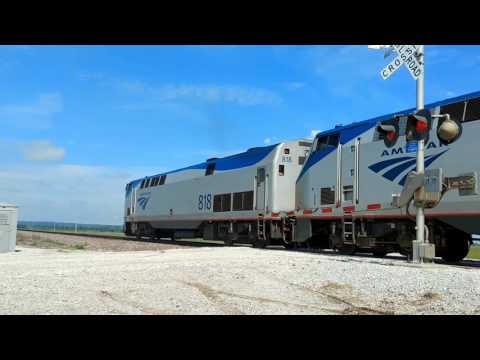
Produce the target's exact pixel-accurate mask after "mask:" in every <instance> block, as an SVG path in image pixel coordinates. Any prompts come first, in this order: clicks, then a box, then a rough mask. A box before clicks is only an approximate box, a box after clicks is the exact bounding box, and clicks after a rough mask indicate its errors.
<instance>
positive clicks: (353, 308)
mask: <svg viewBox="0 0 480 360" xmlns="http://www.w3.org/2000/svg"><path fill="white" fill-rule="evenodd" d="M18 250H19V251H17V252H13V253H7V254H0V274H1V276H0V314H480V269H479V268H470V267H459V266H446V265H438V264H429V265H424V266H422V267H421V266H418V265H414V264H409V263H406V262H405V261H399V260H394V259H393V260H392V259H375V258H367V257H365V258H362V257H346V256H340V255H335V256H332V255H326V254H309V253H302V252H290V251H278V250H259V249H254V248H251V247H243V246H239V247H201V248H185V247H184V248H181V249H163V250H161V251H158V250H157V251H124V252H102V251H90V250H69V249H61V250H58V249H37V248H27V247H21V246H19V247H18Z"/></svg>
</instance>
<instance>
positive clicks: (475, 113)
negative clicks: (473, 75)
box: [460, 98, 480, 122]
mask: <svg viewBox="0 0 480 360" xmlns="http://www.w3.org/2000/svg"><path fill="white" fill-rule="evenodd" d="M460 120H462V119H460ZM475 120H480V98H476V99H472V100H469V101H468V103H467V111H466V112H465V117H464V118H463V121H464V122H469V121H475Z"/></svg>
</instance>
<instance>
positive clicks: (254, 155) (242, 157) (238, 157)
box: [130, 143, 279, 183]
mask: <svg viewBox="0 0 480 360" xmlns="http://www.w3.org/2000/svg"><path fill="white" fill-rule="evenodd" d="M277 145H279V143H278V144H274V145H269V146H262V147H254V148H250V149H248V150H247V151H244V152H242V153H238V154H233V155H229V156H225V157H222V158H212V159H208V160H207V161H204V162H201V163H198V164H195V165H191V166H187V167H184V168H181V169H176V170H172V171H168V172H164V173H160V174H156V175H151V176H145V177H143V178H141V179H136V180H133V181H131V182H130V183H136V182H139V181H142V180H143V179H146V178H153V177H157V176H162V175H168V174H173V173H176V172H180V171H184V170H194V169H200V170H202V169H206V168H207V166H208V165H209V164H211V163H215V164H216V170H231V169H237V168H241V167H245V166H250V165H253V164H255V163H256V162H258V161H260V160H261V159H263V158H264V157H266V156H267V155H268V154H269V153H270V152H271V151H272V150H273V149H274V148H275V147H277Z"/></svg>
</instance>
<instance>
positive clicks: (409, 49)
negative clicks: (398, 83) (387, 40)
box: [380, 45, 423, 80]
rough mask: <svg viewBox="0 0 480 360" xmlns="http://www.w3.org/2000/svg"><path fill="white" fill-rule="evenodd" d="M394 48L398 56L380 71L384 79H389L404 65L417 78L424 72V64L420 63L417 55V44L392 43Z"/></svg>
mask: <svg viewBox="0 0 480 360" xmlns="http://www.w3.org/2000/svg"><path fill="white" fill-rule="evenodd" d="M392 48H393V50H395V52H396V53H397V57H396V58H395V59H394V60H393V61H392V62H391V63H390V64H388V65H387V66H386V67H385V68H383V69H382V71H381V72H380V75H382V78H383V80H387V79H388V78H389V77H390V76H391V75H392V74H393V73H394V72H395V71H397V70H398V69H399V68H400V67H401V66H402V65H404V66H405V67H406V68H407V70H408V71H409V72H410V75H412V77H413V78H414V79H415V80H417V79H418V77H419V76H420V75H421V74H422V73H423V64H420V63H419V62H418V60H417V57H416V52H417V47H416V46H415V45H392Z"/></svg>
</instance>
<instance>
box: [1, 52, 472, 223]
mask: <svg viewBox="0 0 480 360" xmlns="http://www.w3.org/2000/svg"><path fill="white" fill-rule="evenodd" d="M392 59H393V58H392V57H391V58H388V59H384V57H383V51H378V50H377V51H376V50H371V49H368V48H367V46H366V45H362V46H360V45H352V46H343V45H342V46H263V45H262V46H246V45H237V46H200V45H197V46H40V45H38V46H25V45H22V46H0V126H1V131H0V151H1V154H2V156H1V157H0V203H11V204H15V205H17V206H19V219H20V220H28V221H58V222H77V223H93V224H121V223H122V221H123V220H122V219H123V201H124V190H125V184H126V183H127V182H128V181H130V180H133V179H136V178H140V177H142V176H147V175H152V174H157V173H160V172H163V171H168V170H173V169H176V168H180V167H184V166H188V165H192V164H195V163H198V162H202V161H205V160H206V159H207V158H211V157H220V156H225V155H229V154H233V153H236V152H241V151H245V150H246V149H248V148H250V147H256V146H262V145H268V144H274V143H278V142H281V141H285V140H292V139H299V138H311V137H312V136H313V135H314V134H315V133H317V132H319V131H323V130H328V129H329V128H332V127H334V126H335V125H336V124H344V125H345V124H348V123H351V122H354V121H361V120H365V119H369V118H372V117H375V116H379V115H383V114H386V113H391V112H395V111H399V110H402V109H406V108H411V107H414V106H415V99H416V97H415V96H416V95H415V91H416V87H415V82H414V81H413V79H412V78H411V76H410V74H409V72H408V71H407V70H406V69H400V70H398V71H397V72H396V73H395V74H394V75H392V76H391V77H390V78H389V79H388V80H387V81H384V80H382V78H381V76H380V70H381V69H382V68H383V67H384V66H385V65H387V64H388V62H389V61H390V60H392ZM425 61H426V66H427V67H426V71H425V76H426V78H425V91H426V93H425V101H426V103H429V102H433V101H438V100H443V99H446V98H449V97H454V96H458V95H462V94H465V93H469V92H473V91H478V90H480V88H479V86H480V85H478V83H479V80H480V46H444V45H439V46H433V45H431V46H429V45H427V46H426V47H425ZM476 83H477V84H476Z"/></svg>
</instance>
